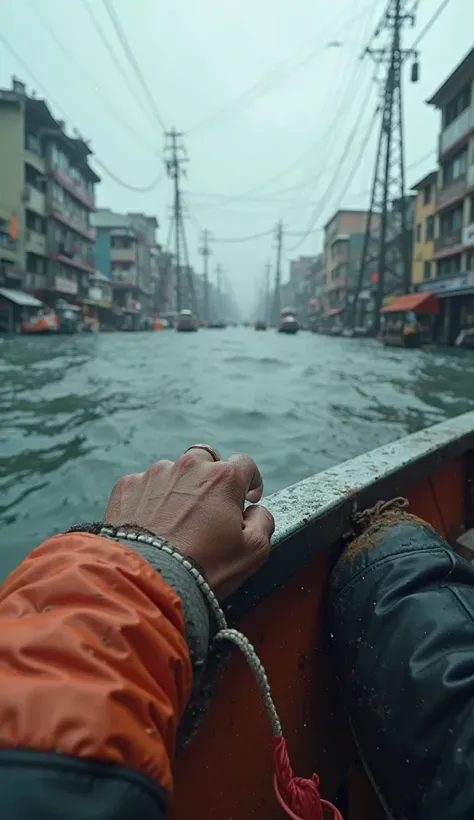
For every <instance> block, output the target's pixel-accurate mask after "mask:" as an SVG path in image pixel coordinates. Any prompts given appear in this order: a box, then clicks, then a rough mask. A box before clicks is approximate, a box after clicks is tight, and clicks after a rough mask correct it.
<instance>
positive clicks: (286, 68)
mask: <svg viewBox="0 0 474 820" xmlns="http://www.w3.org/2000/svg"><path fill="white" fill-rule="evenodd" d="M378 3H379V0H375V4H374V3H373V2H372V3H371V4H370V9H372V8H373V7H374V5H377V4H378ZM366 12H367V8H364V9H362V10H361V11H358V12H357V13H356V14H354V15H352V17H350V18H349V19H347V20H345V21H344V22H343V23H342V25H340V26H339V27H338V28H337V30H336V31H335V33H334V34H333V35H331V36H330V37H328V41H330V40H334V39H336V38H337V37H339V36H340V34H341V33H342V32H343V31H344V30H345V29H346V28H347V27H348V26H351V25H352V23H354V22H355V21H356V20H358V19H359V18H360V17H361V16H362V15H365V14H366ZM328 41H326V42H325V43H324V45H321V44H320V45H318V46H317V48H311V50H310V52H309V53H308V54H306V55H305V56H303V57H301V46H299V47H298V48H297V49H296V50H295V51H294V52H292V54H291V56H290V57H287V58H286V59H285V60H282V61H280V62H279V63H278V64H277V65H276V66H275V67H274V68H273V69H271V70H270V71H269V72H268V73H267V74H265V75H264V76H263V77H262V78H261V79H260V80H258V81H257V82H256V83H253V84H252V85H251V86H250V87H249V88H247V89H245V90H244V91H242V92H241V93H240V94H238V95H237V96H236V97H235V98H234V99H233V100H231V101H230V102H228V103H227V104H226V105H224V106H223V107H222V108H220V109H218V110H217V111H215V112H214V113H213V114H211V115H210V116H209V117H207V118H205V119H204V120H202V121H201V122H200V123H198V124H197V125H196V126H194V127H193V128H191V130H190V131H188V133H189V134H195V133H196V132H198V131H201V130H202V129H203V128H206V127H208V126H209V125H212V123H213V122H215V121H216V120H217V121H218V120H219V119H222V118H223V117H224V118H225V117H226V116H228V115H229V114H230V115H231V114H232V113H234V109H235V107H236V106H237V109H236V110H237V113H239V111H242V110H245V108H246V107H248V105H251V104H253V103H254V102H255V101H256V100H257V99H259V98H260V97H261V96H263V95H264V94H265V93H266V92H267V91H268V90H269V89H270V88H271V87H272V86H273V85H275V83H277V82H278V81H279V80H281V79H282V78H283V77H285V75H287V74H288V73H289V72H290V71H293V70H295V69H296V68H299V67H301V66H303V65H305V64H306V63H307V62H309V61H310V60H312V59H313V58H314V57H316V56H320V55H322V54H323V53H325V52H326V51H327V50H328V48H330V46H329V45H328ZM295 57H299V59H298V60H297V62H296V63H295V64H293V65H292V64H291V63H292V61H293V60H294V58H295Z"/></svg>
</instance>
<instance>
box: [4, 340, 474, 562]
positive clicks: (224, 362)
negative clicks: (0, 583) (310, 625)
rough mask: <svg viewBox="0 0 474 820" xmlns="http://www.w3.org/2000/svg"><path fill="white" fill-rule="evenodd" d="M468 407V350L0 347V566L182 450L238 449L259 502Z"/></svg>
mask: <svg viewBox="0 0 474 820" xmlns="http://www.w3.org/2000/svg"><path fill="white" fill-rule="evenodd" d="M473 408H474V355H473V354H472V353H469V352H455V351H442V352H440V351H431V352H427V353H425V352H421V351H407V352H404V351H402V350H397V349H390V348H383V347H382V346H380V345H379V344H378V343H377V342H374V341H372V340H350V339H336V338H334V339H332V338H328V337H324V336H315V335H311V334H309V333H300V334H298V335H297V336H295V337H292V336H283V335H279V334H277V333H275V332H274V331H267V332H266V333H256V332H255V331H253V330H250V329H244V328H242V329H235V330H234V329H227V330H224V331H218V330H215V331H212V330H210V331H206V330H204V331H200V332H199V333H197V334H190V335H187V334H179V333H175V332H171V331H170V332H163V333H155V334H151V333H148V334H145V333H144V334H111V335H107V334H104V335H98V336H95V335H90V336H89V335H79V336H75V337H74V336H73V337H58V338H38V339H28V338H19V339H12V340H6V341H4V342H3V343H1V342H0V490H1V494H0V523H1V524H2V539H1V543H0V550H1V552H2V555H1V558H2V561H1V564H2V569H4V567H5V565H7V568H8V567H9V566H12V565H14V564H15V563H16V561H17V560H18V556H19V554H20V553H24V552H26V551H28V549H31V548H32V546H34V545H35V543H36V542H37V541H38V539H41V538H44V537H45V536H47V535H48V534H51V533H52V532H54V531H58V530H62V529H63V528H66V527H69V526H71V525H72V524H74V523H80V522H83V521H90V520H93V519H98V518H99V519H100V518H101V516H102V512H103V509H104V505H105V502H106V500H107V497H108V493H109V490H110V488H111V487H112V485H113V483H114V482H115V480H116V479H117V478H118V477H119V476H120V475H122V474H123V473H126V472H137V471H141V470H143V469H145V468H146V467H147V466H148V465H149V464H150V462H151V461H154V460H157V459H159V458H171V459H175V458H176V457H177V456H178V455H179V454H180V453H181V452H182V451H183V450H184V449H185V448H186V447H187V446H188V445H189V444H192V443H193V442H196V441H207V442H209V443H210V444H212V445H214V446H216V447H217V448H218V449H219V450H220V451H221V453H222V454H223V455H230V454H231V453H232V452H235V451H246V452H249V453H251V454H252V455H253V456H254V457H255V458H256V460H257V461H258V463H259V465H260V467H261V470H262V472H263V475H264V478H265V486H266V492H267V493H268V492H272V491H274V490H277V489H280V488H281V487H283V486H285V485H287V484H290V483H293V482H295V481H298V480H300V479H302V478H305V477H306V476H308V475H310V474H311V473H314V472H317V471H320V470H323V469H325V468H327V467H330V466H332V465H334V464H336V463H338V462H340V461H343V460H345V459H347V458H350V457H352V456H355V455H358V454H359V453H362V452H364V451H366V450H369V449H372V448H373V447H376V446H378V445H380V444H384V443H386V442H388V441H391V440H393V439H397V438H399V437H400V436H402V435H403V434H405V433H410V432H413V431H415V430H418V429H420V428H422V427H425V426H427V425H429V424H433V423H435V422H438V421H441V420H443V419H445V418H447V417H449V416H454V415H457V414H459V413H463V412H465V411H467V410H470V409H473ZM7 553H8V556H7ZM15 556H16V557H15Z"/></svg>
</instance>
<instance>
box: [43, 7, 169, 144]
mask: <svg viewBox="0 0 474 820" xmlns="http://www.w3.org/2000/svg"><path fill="white" fill-rule="evenodd" d="M31 5H32V7H33V8H34V12H35V14H36V15H37V17H38V19H39V20H40V22H41V24H42V26H43V28H44V29H46V31H47V32H48V34H49V36H50V37H51V39H52V40H53V41H54V43H56V46H57V47H58V49H59V50H60V51H61V52H62V53H63V54H64V56H65V57H66V60H67V61H68V63H75V64H76V65H77V66H78V73H79V76H80V78H81V80H82V82H84V84H85V85H90V86H91V87H92V88H93V89H94V92H95V94H97V96H98V97H100V99H101V100H102V102H103V104H104V106H105V108H107V109H108V110H109V112H110V113H111V115H112V116H113V117H114V118H115V119H116V120H117V122H119V123H120V124H121V125H122V127H123V128H125V129H126V130H127V131H128V132H129V133H130V134H132V136H133V137H134V138H135V139H137V140H139V141H140V142H141V143H142V144H143V145H145V146H146V147H147V148H149V149H150V145H149V144H148V143H147V142H146V140H144V139H143V134H141V133H139V132H138V131H137V130H135V128H134V127H133V125H132V123H131V122H130V121H129V120H127V119H125V118H124V117H123V116H122V113H121V112H120V111H119V110H118V109H116V108H115V106H114V105H112V104H111V102H110V95H108V94H107V93H104V92H103V91H102V89H101V88H100V86H98V84H97V77H93V76H92V75H91V74H89V73H88V70H87V68H86V66H84V65H83V64H81V63H80V62H79V60H77V58H76V57H75V55H74V54H73V53H72V52H71V51H70V50H69V48H67V46H66V45H65V44H64V42H63V41H62V40H61V39H60V38H59V37H58V36H57V34H56V32H55V31H54V29H53V28H52V26H51V25H50V24H49V22H48V20H47V19H46V18H45V16H44V14H43V7H40V6H38V5H37V3H36V2H35V0H31ZM40 9H41V10H40ZM150 150H152V151H153V150H154V149H153V148H151V149H150Z"/></svg>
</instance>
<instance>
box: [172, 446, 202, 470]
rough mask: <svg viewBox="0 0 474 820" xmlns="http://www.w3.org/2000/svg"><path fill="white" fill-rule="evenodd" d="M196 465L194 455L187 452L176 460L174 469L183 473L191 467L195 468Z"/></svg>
mask: <svg viewBox="0 0 474 820" xmlns="http://www.w3.org/2000/svg"><path fill="white" fill-rule="evenodd" d="M197 463H198V459H197V458H196V456H195V455H194V453H192V452H191V451H189V452H188V453H183V455H182V456H180V457H179V458H178V460H177V462H176V467H177V468H178V469H181V470H183V472H184V471H186V470H190V469H191V468H192V467H195V466H196V464H197Z"/></svg>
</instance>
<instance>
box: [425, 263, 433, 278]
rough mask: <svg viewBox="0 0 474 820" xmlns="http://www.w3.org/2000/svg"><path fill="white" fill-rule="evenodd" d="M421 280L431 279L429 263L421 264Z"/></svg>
mask: <svg viewBox="0 0 474 820" xmlns="http://www.w3.org/2000/svg"><path fill="white" fill-rule="evenodd" d="M423 279H431V262H429V261H428V262H423Z"/></svg>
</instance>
